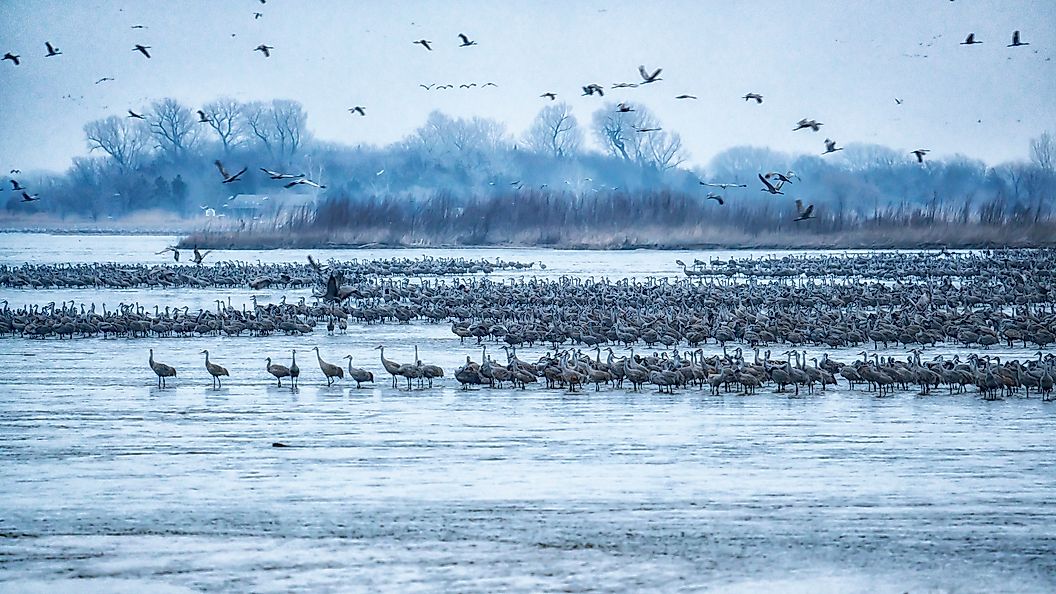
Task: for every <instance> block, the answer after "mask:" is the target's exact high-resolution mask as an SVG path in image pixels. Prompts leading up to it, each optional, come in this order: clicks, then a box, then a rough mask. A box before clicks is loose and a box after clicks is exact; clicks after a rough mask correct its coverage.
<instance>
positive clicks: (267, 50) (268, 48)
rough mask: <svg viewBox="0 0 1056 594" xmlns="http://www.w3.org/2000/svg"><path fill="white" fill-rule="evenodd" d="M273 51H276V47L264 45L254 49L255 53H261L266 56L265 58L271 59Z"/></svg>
mask: <svg viewBox="0 0 1056 594" xmlns="http://www.w3.org/2000/svg"><path fill="white" fill-rule="evenodd" d="M273 49H275V46H272V45H264V44H263V43H262V44H260V45H258V46H257V47H255V48H253V51H255V52H260V53H262V54H264V57H265V58H270V57H271V50H273Z"/></svg>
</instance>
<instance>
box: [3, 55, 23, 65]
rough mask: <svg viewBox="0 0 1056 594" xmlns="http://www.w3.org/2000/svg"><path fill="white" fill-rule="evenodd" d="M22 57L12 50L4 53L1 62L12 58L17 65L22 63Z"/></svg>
mask: <svg viewBox="0 0 1056 594" xmlns="http://www.w3.org/2000/svg"><path fill="white" fill-rule="evenodd" d="M20 57H21V56H19V55H17V54H12V53H11V52H7V53H6V54H4V57H3V58H2V59H0V62H2V61H4V60H11V62H12V63H14V65H15V66H18V65H19V64H21V63H22V62H19V61H18V59H19V58H20Z"/></svg>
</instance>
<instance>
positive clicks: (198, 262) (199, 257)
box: [194, 246, 213, 266]
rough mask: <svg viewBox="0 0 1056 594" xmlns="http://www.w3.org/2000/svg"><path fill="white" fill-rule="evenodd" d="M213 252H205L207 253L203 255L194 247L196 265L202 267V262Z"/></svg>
mask: <svg viewBox="0 0 1056 594" xmlns="http://www.w3.org/2000/svg"><path fill="white" fill-rule="evenodd" d="M212 251H213V250H205V253H204V254H203V253H202V252H199V251H198V246H194V263H195V264H196V265H198V266H201V265H202V261H203V260H205V257H206V256H208V255H209V254H210V253H212Z"/></svg>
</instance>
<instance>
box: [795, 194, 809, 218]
mask: <svg viewBox="0 0 1056 594" xmlns="http://www.w3.org/2000/svg"><path fill="white" fill-rule="evenodd" d="M813 218H814V205H813V204H809V205H807V207H806V208H803V201H802V200H799V199H798V198H797V199H796V218H795V219H793V220H795V221H805V220H807V219H813Z"/></svg>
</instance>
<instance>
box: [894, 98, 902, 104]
mask: <svg viewBox="0 0 1056 594" xmlns="http://www.w3.org/2000/svg"><path fill="white" fill-rule="evenodd" d="M895 105H902V100H901V99H899V98H898V97H895Z"/></svg>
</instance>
